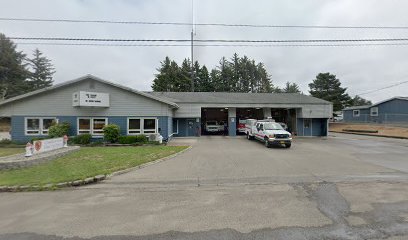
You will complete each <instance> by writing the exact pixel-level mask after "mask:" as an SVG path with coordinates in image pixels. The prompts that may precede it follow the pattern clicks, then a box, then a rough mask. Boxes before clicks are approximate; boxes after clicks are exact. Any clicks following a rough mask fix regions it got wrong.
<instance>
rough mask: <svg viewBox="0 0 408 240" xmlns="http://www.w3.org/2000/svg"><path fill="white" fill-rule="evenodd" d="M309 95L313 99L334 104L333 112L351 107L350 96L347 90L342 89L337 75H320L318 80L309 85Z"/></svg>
mask: <svg viewBox="0 0 408 240" xmlns="http://www.w3.org/2000/svg"><path fill="white" fill-rule="evenodd" d="M309 88H310V90H309V93H310V94H311V95H312V96H313V97H317V98H321V99H324V100H326V101H329V102H332V103H333V111H340V110H342V109H343V108H344V107H346V106H348V105H349V102H350V99H351V98H350V96H349V95H348V94H347V93H346V91H347V88H343V87H341V82H340V80H339V79H337V78H336V75H333V74H330V73H328V72H327V73H319V74H318V75H317V76H316V79H314V80H313V82H312V83H310V84H309Z"/></svg>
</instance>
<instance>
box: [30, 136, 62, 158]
mask: <svg viewBox="0 0 408 240" xmlns="http://www.w3.org/2000/svg"><path fill="white" fill-rule="evenodd" d="M63 147H64V138H51V139H46V140H38V141H34V142H33V153H34V154H36V153H42V152H48V151H52V150H55V149H59V148H63Z"/></svg>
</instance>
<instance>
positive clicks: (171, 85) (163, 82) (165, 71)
mask: <svg viewBox="0 0 408 240" xmlns="http://www.w3.org/2000/svg"><path fill="white" fill-rule="evenodd" d="M160 64H161V67H160V68H158V69H157V71H158V72H159V73H158V74H156V75H155V78H154V80H153V84H152V89H153V91H156V92H171V91H177V90H178V83H177V82H178V81H179V76H180V69H179V66H178V65H177V63H176V62H175V61H171V60H170V58H169V57H166V58H165V59H164V61H162V62H160Z"/></svg>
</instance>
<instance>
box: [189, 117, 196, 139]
mask: <svg viewBox="0 0 408 240" xmlns="http://www.w3.org/2000/svg"><path fill="white" fill-rule="evenodd" d="M194 123H195V119H187V136H195V135H196V128H195V124H194Z"/></svg>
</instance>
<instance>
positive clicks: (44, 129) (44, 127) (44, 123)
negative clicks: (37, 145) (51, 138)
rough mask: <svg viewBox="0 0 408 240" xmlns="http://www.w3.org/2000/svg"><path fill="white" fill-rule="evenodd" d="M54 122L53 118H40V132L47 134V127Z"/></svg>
mask: <svg viewBox="0 0 408 240" xmlns="http://www.w3.org/2000/svg"><path fill="white" fill-rule="evenodd" d="M55 122H56V119H55V118H43V119H42V128H41V129H42V134H43V135H48V129H50V127H51V126H52V125H53V124H54V123H55Z"/></svg>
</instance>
